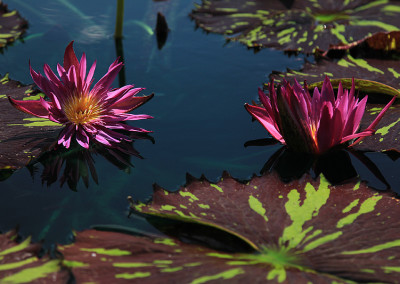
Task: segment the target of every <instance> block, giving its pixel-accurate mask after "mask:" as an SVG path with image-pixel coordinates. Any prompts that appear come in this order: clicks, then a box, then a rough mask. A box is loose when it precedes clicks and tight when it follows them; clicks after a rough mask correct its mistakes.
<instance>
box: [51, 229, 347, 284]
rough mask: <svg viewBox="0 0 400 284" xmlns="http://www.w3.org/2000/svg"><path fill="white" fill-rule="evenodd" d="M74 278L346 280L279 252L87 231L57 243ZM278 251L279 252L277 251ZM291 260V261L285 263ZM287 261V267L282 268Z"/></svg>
mask: <svg viewBox="0 0 400 284" xmlns="http://www.w3.org/2000/svg"><path fill="white" fill-rule="evenodd" d="M58 249H59V251H60V252H61V253H62V254H63V256H64V265H65V266H68V267H69V268H70V269H71V271H72V273H73V275H74V278H75V280H76V282H77V283H87V282H94V283H131V282H132V281H138V282H140V283H166V282H168V283H206V282H209V281H213V280H214V281H218V283H221V282H222V281H224V280H225V281H224V283H225V282H226V283H242V282H245V281H251V282H254V283H257V282H263V281H265V280H278V281H273V282H271V283H274V282H282V280H284V279H287V280H289V281H296V283H302V282H304V283H305V282H306V280H308V281H313V282H314V283H333V282H334V281H336V282H335V283H347V282H346V281H344V280H343V279H340V278H339V277H335V276H334V275H328V274H324V273H317V272H316V271H313V270H312V269H309V268H303V267H301V266H300V265H298V264H297V262H296V260H297V259H296V257H295V256H290V257H288V258H287V259H284V258H282V259H280V258H279V257H281V256H282V255H285V253H284V252H272V251H271V254H270V255H264V254H243V253H226V252H221V251H216V250H213V249H210V248H207V247H204V246H199V245H193V244H187V243H183V242H181V241H179V240H177V239H174V238H163V237H160V238H147V237H135V236H130V235H125V234H121V233H114V232H101V231H94V230H87V231H83V232H80V233H78V234H77V235H76V240H75V243H74V244H71V245H68V246H59V247H58ZM280 253H282V255H280ZM291 262H293V263H291ZM285 265H287V267H286V268H287V270H285Z"/></svg>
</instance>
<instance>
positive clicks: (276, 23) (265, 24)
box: [191, 0, 400, 53]
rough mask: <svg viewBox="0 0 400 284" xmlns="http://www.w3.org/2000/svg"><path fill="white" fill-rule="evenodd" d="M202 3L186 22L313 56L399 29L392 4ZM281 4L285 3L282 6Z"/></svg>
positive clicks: (363, 0)
mask: <svg viewBox="0 0 400 284" xmlns="http://www.w3.org/2000/svg"><path fill="white" fill-rule="evenodd" d="M284 2H285V1H279V0H270V1H265V0H252V1H249V0H211V1H206V0H202V4H201V5H199V6H197V7H196V9H195V10H193V12H192V14H191V17H192V18H194V19H195V20H196V24H197V25H198V26H199V27H201V28H203V29H204V30H206V31H208V32H215V33H221V34H225V35H227V36H228V39H230V40H238V41H240V42H242V43H244V44H246V45H247V46H249V47H274V48H278V49H282V50H286V51H301V52H305V53H313V52H315V51H316V50H328V49H329V47H330V45H335V46H337V45H346V44H349V43H352V42H355V41H359V40H361V39H362V38H364V37H366V36H369V35H371V34H373V33H376V32H391V31H396V30H400V20H399V13H400V6H399V5H398V2H397V1H394V0H392V1H390V0H388V1H369V0H349V1H323V0H321V1H315V0H295V1H292V2H293V3H291V5H290V7H287V6H285V5H284ZM286 2H287V1H286Z"/></svg>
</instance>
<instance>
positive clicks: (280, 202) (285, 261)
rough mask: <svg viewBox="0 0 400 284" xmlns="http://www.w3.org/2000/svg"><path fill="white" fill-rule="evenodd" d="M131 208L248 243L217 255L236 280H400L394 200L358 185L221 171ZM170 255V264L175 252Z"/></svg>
mask: <svg viewBox="0 0 400 284" xmlns="http://www.w3.org/2000/svg"><path fill="white" fill-rule="evenodd" d="M132 208H133V209H134V210H136V211H137V212H139V213H141V214H144V215H147V216H149V217H151V216H158V217H161V218H167V219H171V220H179V221H183V222H191V223H194V224H201V225H206V226H209V227H212V228H217V229H220V230H223V231H225V232H227V233H229V234H232V235H235V236H236V237H238V238H240V239H242V240H243V241H245V242H246V243H247V244H248V245H249V246H251V247H252V248H253V249H254V250H255V251H256V253H255V254H226V253H224V254H222V255H221V256H220V261H221V262H223V263H224V265H223V268H222V269H221V271H220V272H219V273H223V272H224V271H225V272H226V271H231V270H233V269H236V270H238V269H240V271H242V273H243V274H246V275H241V274H240V275H239V276H238V275H235V278H234V279H235V280H242V279H241V278H236V277H245V278H243V279H247V280H246V281H249V279H252V277H253V278H254V279H255V280H257V279H264V280H265V279H268V280H275V282H284V281H288V282H290V281H291V280H292V279H293V277H294V275H296V277H300V276H301V275H302V276H303V277H309V279H310V280H309V281H311V282H313V283H323V282H321V281H322V280H321V279H320V278H314V277H317V275H316V273H322V275H321V277H325V276H326V275H332V276H336V277H340V278H341V279H342V282H345V281H361V282H363V281H370V282H374V281H375V282H376V281H378V282H390V283H396V282H398V279H400V258H399V257H398V256H399V254H400V239H399V236H400V221H399V219H398V218H397V216H398V215H399V214H400V207H399V200H397V199H396V198H394V197H392V196H391V195H390V194H387V193H381V194H379V193H376V192H375V191H373V190H372V189H370V188H368V187H367V186H366V185H365V184H362V183H357V184H355V183H349V184H346V185H341V186H331V185H330V184H329V183H328V182H327V181H326V180H325V178H324V177H323V176H322V177H321V178H320V179H317V180H312V179H311V178H310V177H303V178H302V179H300V180H297V181H293V182H291V183H288V184H284V183H282V182H281V181H280V180H279V178H278V177H277V176H276V175H265V176H262V177H254V178H252V180H251V181H249V182H248V183H246V184H243V183H240V182H238V181H236V180H234V179H233V178H231V177H230V176H228V175H227V174H224V175H223V177H222V180H221V181H220V182H219V183H218V184H213V183H210V182H209V181H207V180H205V179H202V180H192V181H190V182H188V184H187V185H186V186H185V187H183V188H181V189H180V190H179V191H177V192H174V193H171V192H168V191H166V190H164V189H162V188H156V189H155V192H154V196H153V199H152V202H151V203H149V204H142V203H139V204H134V205H132ZM389 228H390V229H389ZM204 231H207V229H204ZM175 248H176V249H180V246H179V244H177V245H176V246H175ZM142 249H143V250H146V249H145V248H142ZM141 255H142V256H141V257H143V254H141ZM161 255H163V254H161ZM161 255H160V254H158V257H160V256H161ZM170 257H171V260H172V261H173V260H174V257H175V255H174V254H172V252H171V253H170ZM188 257H189V256H188ZM192 257H193V256H190V258H191V259H192ZM138 260H139V258H138ZM267 263H268V264H267ZM126 265H128V264H126ZM219 266H220V265H219ZM175 267H181V265H180V264H179V265H178V264H176V265H175ZM208 267H210V268H211V267H214V265H208ZM182 269H183V271H182V272H181V274H184V271H185V269H184V268H182ZM236 270H235V271H236ZM137 272H142V273H147V274H148V275H149V276H150V275H153V274H152V272H151V271H149V270H147V268H146V267H141V268H140V269H139V268H136V269H134V270H133V271H132V274H133V273H137ZM250 273H251V274H250ZM191 274H193V272H191ZM155 275H157V274H155ZM197 275H199V274H197ZM201 275H202V276H207V277H212V276H216V275H221V274H218V273H215V272H213V273H207V274H205V275H204V274H201ZM196 278H197V277H196ZM196 278H194V279H196ZM194 279H193V280H194ZM294 279H298V278H294ZM303 279H304V278H303ZM252 280H253V279H252ZM231 281H233V280H232V279H231ZM300 282H301V281H300ZM200 283H201V282H200Z"/></svg>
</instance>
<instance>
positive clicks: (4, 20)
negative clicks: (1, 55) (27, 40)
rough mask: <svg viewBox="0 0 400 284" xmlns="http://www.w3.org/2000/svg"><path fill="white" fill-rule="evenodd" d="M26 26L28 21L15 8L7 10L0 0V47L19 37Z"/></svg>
mask: <svg viewBox="0 0 400 284" xmlns="http://www.w3.org/2000/svg"><path fill="white" fill-rule="evenodd" d="M27 27H28V22H27V21H26V20H25V19H24V18H22V17H21V16H20V15H19V13H18V12H17V11H16V10H13V11H9V10H8V8H7V5H6V4H4V3H2V2H0V48H3V47H5V46H6V45H7V44H9V43H12V42H14V41H15V40H17V39H18V38H20V37H21V36H22V34H23V33H24V32H25V30H26V28H27Z"/></svg>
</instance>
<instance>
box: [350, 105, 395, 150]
mask: <svg viewBox="0 0 400 284" xmlns="http://www.w3.org/2000/svg"><path fill="white" fill-rule="evenodd" d="M382 107H383V106H382V105H376V104H371V105H368V106H367V110H366V112H365V114H364V117H363V119H362V121H361V128H363V127H364V128H365V127H367V126H368V125H369V124H370V123H371V122H372V121H373V119H374V118H375V117H376V116H377V115H378V113H379V112H380V111H381V110H382ZM354 148H356V149H358V150H364V151H371V150H374V151H388V150H395V151H397V152H400V105H394V106H392V107H391V108H389V110H388V111H387V112H386V114H385V116H384V117H383V119H382V120H381V122H380V123H379V125H378V126H377V128H376V132H375V135H373V136H370V137H367V138H365V139H364V140H363V141H361V143H360V144H358V145H356V146H355V147H354Z"/></svg>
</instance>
